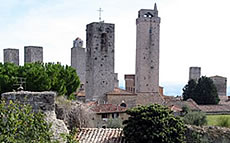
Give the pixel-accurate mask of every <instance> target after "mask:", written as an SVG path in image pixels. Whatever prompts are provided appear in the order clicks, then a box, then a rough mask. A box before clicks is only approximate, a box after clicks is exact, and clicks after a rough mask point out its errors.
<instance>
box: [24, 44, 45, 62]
mask: <svg viewBox="0 0 230 143" xmlns="http://www.w3.org/2000/svg"><path fill="white" fill-rule="evenodd" d="M34 62H43V48H42V47H38V46H25V47H24V63H34Z"/></svg>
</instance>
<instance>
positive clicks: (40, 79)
mask: <svg viewBox="0 0 230 143" xmlns="http://www.w3.org/2000/svg"><path fill="white" fill-rule="evenodd" d="M17 77H23V78H25V79H26V86H25V87H24V88H25V90H28V91H56V92H57V93H58V95H67V96H70V95H71V93H73V92H75V91H76V89H77V88H78V87H79V85H80V80H79V78H78V76H77V73H76V71H75V69H73V68H72V67H70V66H67V65H66V66H63V65H61V64H59V63H58V64H54V63H47V64H43V63H27V64H25V65H24V66H16V65H14V64H10V63H6V64H1V63H0V94H1V93H4V92H9V91H12V90H13V89H15V88H17V87H16V86H15V84H17V83H18V80H17Z"/></svg>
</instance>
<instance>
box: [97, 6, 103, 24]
mask: <svg viewBox="0 0 230 143" xmlns="http://www.w3.org/2000/svg"><path fill="white" fill-rule="evenodd" d="M97 11H99V22H101V13H102V12H103V10H102V9H101V8H99V10H97Z"/></svg>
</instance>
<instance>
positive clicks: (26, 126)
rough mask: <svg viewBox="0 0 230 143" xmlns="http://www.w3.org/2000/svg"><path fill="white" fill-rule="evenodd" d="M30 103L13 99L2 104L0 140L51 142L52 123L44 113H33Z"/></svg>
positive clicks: (11, 142) (23, 142) (18, 142)
mask: <svg viewBox="0 0 230 143" xmlns="http://www.w3.org/2000/svg"><path fill="white" fill-rule="evenodd" d="M31 110H32V109H31V107H30V106H28V105H22V104H16V103H13V102H12V101H10V102H9V104H6V103H5V102H4V101H2V102H1V104H0V133H1V134H0V142H7V143H15V142H17V143H25V142H30V143H35V142H36V143H50V142H52V141H51V137H52V132H51V131H50V127H51V124H48V123H47V122H46V121H45V119H44V114H42V113H40V112H38V113H33V112H32V111H31Z"/></svg>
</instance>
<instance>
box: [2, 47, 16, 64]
mask: <svg viewBox="0 0 230 143" xmlns="http://www.w3.org/2000/svg"><path fill="white" fill-rule="evenodd" d="M3 53H4V63H14V64H16V65H19V49H11V48H7V49H4V50H3Z"/></svg>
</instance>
